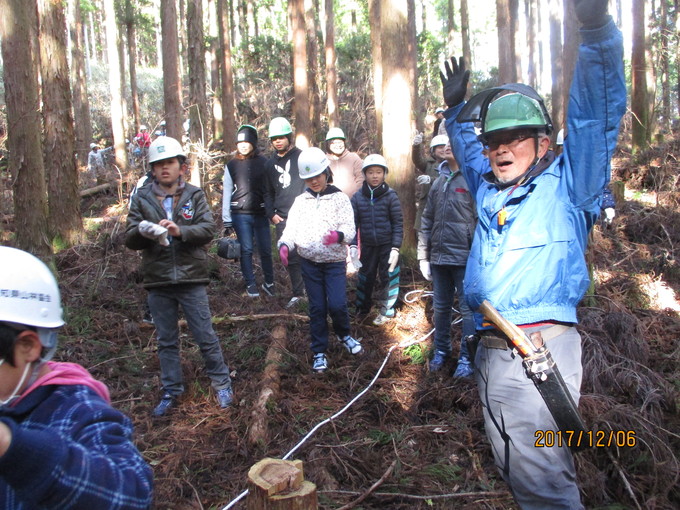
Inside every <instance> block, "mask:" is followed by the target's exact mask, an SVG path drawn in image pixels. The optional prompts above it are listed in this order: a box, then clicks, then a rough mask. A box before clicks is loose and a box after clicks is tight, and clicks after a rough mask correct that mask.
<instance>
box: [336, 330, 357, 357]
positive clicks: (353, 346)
mask: <svg viewBox="0 0 680 510" xmlns="http://www.w3.org/2000/svg"><path fill="white" fill-rule="evenodd" d="M338 340H340V343H342V345H344V346H345V349H347V352H349V353H350V354H359V353H360V352H361V350H362V349H363V348H362V347H361V343H360V342H359V340H357V339H356V338H352V336H351V335H345V336H344V337H343V338H340V337H338Z"/></svg>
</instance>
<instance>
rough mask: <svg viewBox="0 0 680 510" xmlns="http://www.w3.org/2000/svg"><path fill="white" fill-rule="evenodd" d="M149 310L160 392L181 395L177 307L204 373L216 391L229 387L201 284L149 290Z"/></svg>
mask: <svg viewBox="0 0 680 510" xmlns="http://www.w3.org/2000/svg"><path fill="white" fill-rule="evenodd" d="M148 301H149V309H150V310H151V316H152V317H153V322H154V324H155V326H156V336H157V340H158V359H159V360H160V364H161V384H162V386H163V391H164V392H166V393H169V394H170V395H173V396H175V397H176V396H179V395H180V394H182V393H183V392H184V384H183V382H182V366H181V364H180V358H179V326H178V324H177V322H178V320H179V316H178V313H179V306H180V305H181V306H182V310H183V311H184V316H185V318H186V320H187V324H188V325H189V329H190V330H191V334H192V336H193V338H194V341H195V342H196V344H197V345H198V347H199V349H200V350H201V355H202V356H203V361H204V362H205V371H206V373H207V374H208V377H210V379H211V382H212V387H213V388H214V389H215V390H216V391H217V390H221V389H225V388H230V387H231V379H230V377H229V367H227V364H226V363H225V361H224V356H223V355H222V347H221V346H220V342H219V340H218V339H217V335H215V331H214V330H213V327H212V322H211V315H210V306H209V304H208V293H207V291H206V286H205V285H203V284H183V285H167V286H164V287H155V288H151V289H149V298H148Z"/></svg>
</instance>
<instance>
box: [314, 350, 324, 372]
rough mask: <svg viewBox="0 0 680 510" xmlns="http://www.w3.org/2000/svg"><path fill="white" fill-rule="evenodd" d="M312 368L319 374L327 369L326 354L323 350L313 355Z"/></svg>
mask: <svg viewBox="0 0 680 510" xmlns="http://www.w3.org/2000/svg"><path fill="white" fill-rule="evenodd" d="M312 370H314V371H315V372H317V373H319V374H320V373H322V372H325V371H326V370H328V360H327V359H326V355H325V354H324V353H323V352H320V353H318V354H315V355H314V361H313V362H312Z"/></svg>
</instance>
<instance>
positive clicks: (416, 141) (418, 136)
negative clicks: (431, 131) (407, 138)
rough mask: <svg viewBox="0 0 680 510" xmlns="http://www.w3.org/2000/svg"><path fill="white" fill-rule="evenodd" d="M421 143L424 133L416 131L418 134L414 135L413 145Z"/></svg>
mask: <svg viewBox="0 0 680 510" xmlns="http://www.w3.org/2000/svg"><path fill="white" fill-rule="evenodd" d="M421 143H423V134H422V133H419V132H418V131H416V134H415V136H414V137H413V145H420V144H421Z"/></svg>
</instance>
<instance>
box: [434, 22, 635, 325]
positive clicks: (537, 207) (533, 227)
mask: <svg viewBox="0 0 680 510" xmlns="http://www.w3.org/2000/svg"><path fill="white" fill-rule="evenodd" d="M581 35H582V44H581V46H580V49H579V58H578V62H577V64H576V69H575V71H574V79H573V82H572V85H571V92H570V101H569V110H568V111H569V115H568V118H567V132H568V137H567V139H566V140H565V142H564V152H563V154H561V155H559V156H556V157H555V156H554V154H552V153H549V154H548V156H547V158H544V160H543V161H542V162H539V165H543V166H545V168H544V170H543V171H541V172H537V175H533V176H532V177H529V178H527V179H525V181H524V182H522V184H521V185H519V186H517V187H515V186H510V187H506V188H503V187H501V186H499V185H498V183H497V181H496V179H495V177H494V176H493V173H492V172H491V166H490V163H489V160H488V159H487V158H486V157H485V156H484V154H483V152H482V151H483V146H482V144H481V143H480V142H479V141H478V140H477V136H476V134H475V131H474V125H473V124H472V123H470V122H465V123H459V122H457V121H456V120H455V119H456V116H457V115H458V113H459V112H460V110H461V109H462V108H463V105H464V103H461V104H460V105H456V106H454V107H451V108H449V109H448V110H447V111H446V112H445V113H444V116H445V118H446V130H447V132H448V134H449V137H450V139H451V145H452V149H453V153H454V155H455V157H456V159H457V161H458V163H459V165H460V167H461V170H462V172H463V174H464V175H465V179H466V180H467V183H468V186H469V188H470V192H471V193H472V195H473V196H474V197H475V200H476V203H477V214H478V223H477V228H476V230H475V236H474V241H473V244H472V248H471V250H470V257H469V260H468V264H467V270H466V273H465V295H466V296H467V299H468V303H469V305H470V308H471V309H472V310H473V311H476V310H477V309H478V308H479V305H480V304H481V302H482V301H483V300H485V299H487V300H489V301H490V302H491V304H492V305H494V306H495V307H496V308H497V309H498V310H499V311H500V312H501V314H503V315H504V316H505V318H507V319H508V320H510V321H511V322H514V323H515V324H532V323H537V322H543V321H561V322H569V323H575V322H577V319H576V306H577V305H578V303H579V301H580V300H581V299H582V297H583V295H584V294H585V292H586V290H587V288H588V283H589V280H588V268H587V266H586V262H585V250H586V247H587V246H586V245H587V239H588V232H589V230H590V228H591V227H592V225H593V223H594V222H595V220H596V219H597V217H598V215H599V214H600V208H601V201H602V190H603V189H604V187H605V186H606V185H607V183H608V182H609V176H610V171H611V168H610V159H611V155H612V153H613V151H614V148H615V146H616V140H617V135H618V130H619V123H620V121H621V117H622V116H623V114H624V112H625V109H626V86H625V80H624V72H623V46H622V38H621V33H620V32H619V30H618V29H617V28H616V26H615V25H614V23H613V22H612V21H611V20H610V22H609V23H608V24H607V25H605V26H603V27H602V28H599V29H596V30H581ZM503 207H505V215H506V217H505V219H504V221H503V220H501V221H500V222H499V217H498V213H499V211H501V209H503ZM501 224H502V225H501ZM475 322H476V325H477V328H478V329H483V328H484V327H485V326H484V325H483V317H482V315H481V314H479V313H475Z"/></svg>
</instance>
